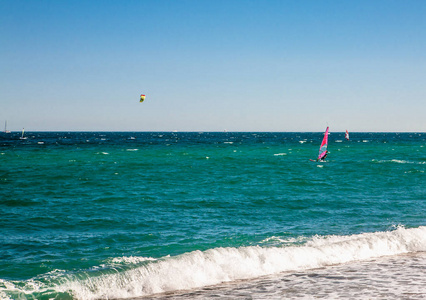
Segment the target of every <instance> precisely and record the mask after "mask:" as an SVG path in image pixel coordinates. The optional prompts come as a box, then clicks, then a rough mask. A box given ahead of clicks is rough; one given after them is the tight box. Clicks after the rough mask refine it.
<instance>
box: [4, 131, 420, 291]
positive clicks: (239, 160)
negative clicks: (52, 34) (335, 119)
mask: <svg viewBox="0 0 426 300" xmlns="http://www.w3.org/2000/svg"><path fill="white" fill-rule="evenodd" d="M322 135H323V134H322V133H242V132H239V133H233V132H222V133H212V132H205V133H180V132H173V133H172V132H143V133H140V132H135V133H130V132H126V133H118V132H114V133H105V132H71V133H67V132H35V133H31V132H30V133H27V134H26V136H27V139H26V140H20V139H19V136H20V134H18V133H12V134H2V135H1V136H0V228H1V234H0V298H1V299H51V298H56V299H111V298H132V299H133V298H135V297H142V296H149V295H153V294H156V293H162V292H176V291H179V290H194V289H200V288H203V287H206V286H210V285H216V284H219V283H222V282H235V281H238V280H241V279H244V280H252V279H253V280H254V279H256V278H259V277H260V276H265V275H267V276H270V275H273V274H279V273H282V272H301V271H303V270H310V269H314V268H319V267H327V266H330V265H341V264H345V263H354V262H357V261H361V262H365V260H368V259H377V258H380V257H383V256H389V255H397V256H398V255H405V254H407V253H408V254H413V253H414V254H415V253H422V252H424V251H426V228H425V227H424V226H425V225H426V218H425V216H426V184H425V183H426V180H425V179H426V175H425V169H426V134H425V133H351V140H349V141H346V140H345V139H344V133H337V132H331V134H330V136H329V151H330V153H329V155H328V157H327V161H326V162H322V163H316V162H311V161H309V159H315V158H316V156H317V155H318V148H319V144H320V143H321V139H322ZM360 265H361V264H360ZM290 274H293V273H290ZM425 295H426V291H425ZM282 296H283V297H284V298H285V295H282Z"/></svg>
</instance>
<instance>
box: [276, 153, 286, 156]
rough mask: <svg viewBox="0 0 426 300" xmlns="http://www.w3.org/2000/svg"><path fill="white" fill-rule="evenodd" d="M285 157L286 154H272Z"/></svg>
mask: <svg viewBox="0 0 426 300" xmlns="http://www.w3.org/2000/svg"><path fill="white" fill-rule="evenodd" d="M285 155H287V153H277V154H274V156H285Z"/></svg>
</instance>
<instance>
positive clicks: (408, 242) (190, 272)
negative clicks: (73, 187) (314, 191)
mask: <svg viewBox="0 0 426 300" xmlns="http://www.w3.org/2000/svg"><path fill="white" fill-rule="evenodd" d="M270 239H273V240H274V244H279V246H275V247H261V246H251V247H240V248H215V249H209V250H207V251H193V252H189V253H185V254H182V255H179V256H175V257H164V258H162V259H158V260H155V259H153V258H144V257H139V258H138V257H122V258H114V259H111V261H109V262H107V264H106V265H107V266H108V264H111V263H120V264H130V265H129V266H128V268H121V269H122V270H123V271H119V269H116V268H109V269H108V268H106V269H100V268H98V269H96V272H90V271H87V272H84V273H83V272H80V273H79V274H76V275H66V276H62V277H61V278H60V280H55V282H62V283H61V284H60V285H57V286H56V287H55V290H56V291H57V292H70V291H71V293H72V294H73V296H74V297H75V298H77V299H110V298H131V297H141V296H146V295H151V294H155V293H162V292H170V291H177V290H184V289H193V288H200V287H203V286H207V285H214V284H219V283H222V282H229V281H235V280H239V279H249V278H257V277H259V276H263V275H273V274H277V273H280V272H285V271H303V270H309V269H313V268H319V267H325V266H330V265H338V264H343V263H348V262H354V261H360V260H367V259H371V258H378V257H382V256H386V255H398V254H404V253H410V252H420V251H426V227H419V228H412V229H405V228H403V227H397V228H396V229H395V230H393V231H389V232H376V233H364V234H358V235H350V236H326V237H322V236H315V237H313V238H311V239H309V240H307V241H305V240H304V239H302V240H300V239H296V240H295V241H296V242H295V243H291V240H285V239H283V240H281V241H280V238H277V237H271V238H270ZM265 241H266V242H268V239H265ZM280 242H281V243H280ZM138 263H142V264H141V265H137V266H132V265H131V264H138ZM94 270H95V268H94ZM82 274H84V275H87V276H82ZM82 278H86V279H82ZM33 282H34V281H33ZM3 284H4V283H3ZM37 284H38V285H37ZM37 284H33V283H30V282H29V281H28V282H27V284H26V286H25V290H26V292H28V291H29V290H31V289H33V290H34V289H37V290H41V287H40V284H41V282H38V283H37ZM43 284H44V283H43ZM44 285H45V284H44ZM48 288H50V289H52V285H51V283H50V284H49V285H48V286H46V285H45V290H48ZM0 292H1V289H0Z"/></svg>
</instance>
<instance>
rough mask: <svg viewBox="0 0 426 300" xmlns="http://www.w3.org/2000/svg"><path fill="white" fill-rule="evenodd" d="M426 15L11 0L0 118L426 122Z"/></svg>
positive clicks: (174, 124)
mask: <svg viewBox="0 0 426 300" xmlns="http://www.w3.org/2000/svg"><path fill="white" fill-rule="evenodd" d="M425 15H426V1H423V0H419V1H416V0H404V1H403V0H401V1H394V0H368V1H364V0H357V1H350V0H348V1H340V0H338V1H327V0H324V1H321V0H311V1H309V0H300V1H295V0H278V1H274V0H269V1H263V0H262V1H252V0H245V1H242V0H214V1H212V0H177V1H172V0H152V1H151V0H137V1H136V0H135V1H133V0H126V1H117V0H114V1H108V0H104V1H79V0H75V1H55V0H52V1H49V0H43V1H31V0H26V1H21V0H0V127H3V125H2V124H3V123H4V122H5V121H7V124H8V130H12V131H18V130H21V129H22V128H25V130H26V131H174V130H176V131H225V130H226V131H278V132H289V131H315V132H318V131H324V129H325V127H326V126H330V131H331V132H333V131H344V130H345V129H348V130H349V131H352V132H356V131H367V132H382V131H384V132H394V131H398V132H404V131H409V132H426V117H425V116H426V77H425V74H426V30H425V29H426V18H425V17H424V16H425ZM140 94H145V95H146V100H145V101H144V102H143V103H139V97H140Z"/></svg>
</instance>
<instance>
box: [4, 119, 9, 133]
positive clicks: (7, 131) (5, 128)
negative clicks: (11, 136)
mask: <svg viewBox="0 0 426 300" xmlns="http://www.w3.org/2000/svg"><path fill="white" fill-rule="evenodd" d="M4 133H10V130H7V121H4Z"/></svg>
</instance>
